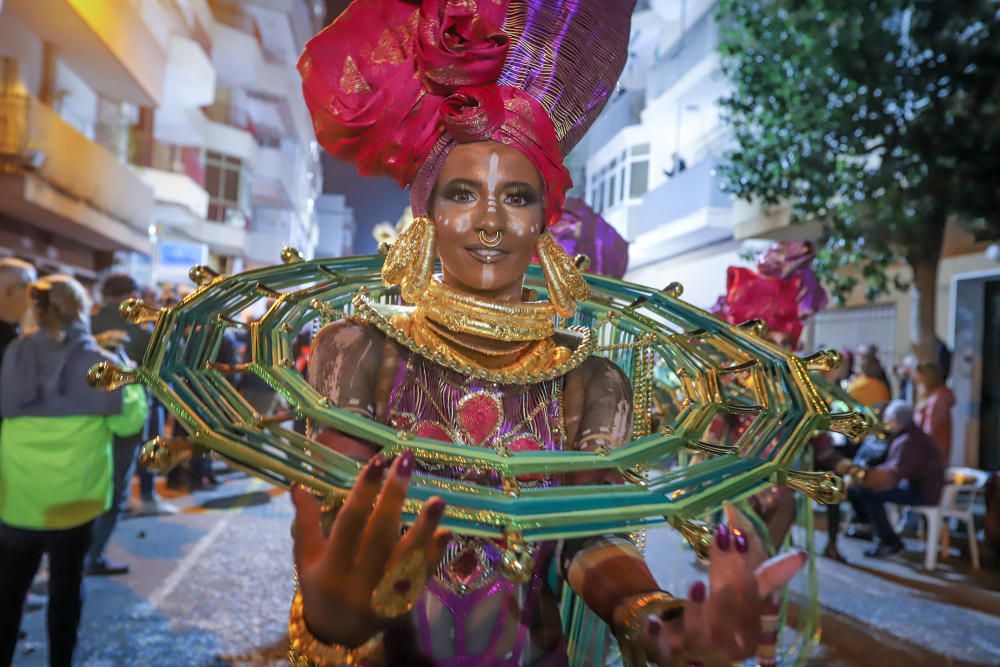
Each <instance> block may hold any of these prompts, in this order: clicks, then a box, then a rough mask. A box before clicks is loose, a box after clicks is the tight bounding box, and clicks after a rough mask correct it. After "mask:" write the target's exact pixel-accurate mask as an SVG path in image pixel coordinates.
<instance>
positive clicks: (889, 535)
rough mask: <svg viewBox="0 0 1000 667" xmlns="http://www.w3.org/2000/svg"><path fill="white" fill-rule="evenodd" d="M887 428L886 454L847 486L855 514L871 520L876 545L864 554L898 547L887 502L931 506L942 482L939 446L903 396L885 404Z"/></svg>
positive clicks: (878, 555)
mask: <svg viewBox="0 0 1000 667" xmlns="http://www.w3.org/2000/svg"><path fill="white" fill-rule="evenodd" d="M883 421H884V422H885V425H886V426H887V427H888V428H889V430H890V433H891V435H890V444H889V455H888V457H887V458H886V460H885V462H884V463H882V464H880V465H877V466H875V467H873V468H869V469H868V470H867V471H866V472H865V474H864V475H863V477H862V478H861V482H860V484H857V485H853V486H851V487H850V489H849V490H848V497H849V498H850V500H851V502H852V503H853V504H854V505H855V507H856V508H857V510H858V513H859V514H863V515H866V516H867V517H869V518H870V519H871V522H872V524H873V526H874V528H875V533H876V535H877V536H878V540H879V541H878V544H877V545H876V546H875V547H874V548H872V549H869V550H868V551H866V552H865V555H866V556H869V557H873V558H882V557H884V556H889V555H891V554H894V553H897V552H899V551H902V549H903V541H902V540H901V539H900V538H899V536H898V535H896V533H895V531H893V529H892V526H891V525H890V524H889V519H888V518H887V517H886V514H885V503H896V504H897V505H934V504H936V503H937V502H938V500H939V499H940V497H941V489H942V488H943V487H944V471H945V464H944V459H943V458H942V457H941V451H940V450H939V449H938V447H937V445H935V444H934V442H933V441H932V440H931V439H930V437H928V436H927V434H926V433H924V432H923V431H921V430H920V429H919V428H917V425H916V424H915V423H914V421H913V408H912V407H910V406H909V405H908V404H907V403H906V402H905V401H900V400H896V401H892V402H891V403H889V405H888V406H887V407H886V409H885V414H884V416H883Z"/></svg>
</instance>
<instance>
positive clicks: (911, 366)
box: [893, 354, 917, 405]
mask: <svg viewBox="0 0 1000 667" xmlns="http://www.w3.org/2000/svg"><path fill="white" fill-rule="evenodd" d="M893 374H894V375H895V376H896V382H897V383H898V384H899V392H897V394H896V398H899V399H900V400H903V401H906V402H907V403H909V404H910V405H914V404H916V402H917V384H916V375H917V358H916V357H915V356H913V355H912V354H908V355H906V356H905V357H903V360H902V361H900V362H899V363H898V364H896V367H895V368H894V369H893Z"/></svg>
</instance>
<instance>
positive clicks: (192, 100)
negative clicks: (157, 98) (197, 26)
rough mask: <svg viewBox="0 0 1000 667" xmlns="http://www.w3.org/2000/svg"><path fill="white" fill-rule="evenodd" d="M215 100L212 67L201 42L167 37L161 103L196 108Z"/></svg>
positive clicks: (175, 36)
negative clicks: (167, 44) (164, 78)
mask: <svg viewBox="0 0 1000 667" xmlns="http://www.w3.org/2000/svg"><path fill="white" fill-rule="evenodd" d="M214 101H215V68H214V67H213V66H212V61H211V60H209V58H208V56H207V55H206V54H205V50H204V49H203V48H202V46H201V44H199V43H198V42H196V41H194V40H193V39H188V38H187V37H182V36H181V35H172V36H171V37H170V42H169V48H168V53H167V73H166V83H165V97H164V106H170V107H180V108H189V109H190V108H196V107H203V106H208V105H210V104H212V102H214Z"/></svg>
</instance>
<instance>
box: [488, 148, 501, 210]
mask: <svg viewBox="0 0 1000 667" xmlns="http://www.w3.org/2000/svg"><path fill="white" fill-rule="evenodd" d="M499 182H500V156H499V155H498V154H497V153H492V154H491V155H490V171H489V174H488V175H487V176H486V189H487V195H486V212H487V213H496V212H497V194H496V193H497V183H499Z"/></svg>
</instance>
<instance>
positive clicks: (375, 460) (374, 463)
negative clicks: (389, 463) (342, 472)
mask: <svg viewBox="0 0 1000 667" xmlns="http://www.w3.org/2000/svg"><path fill="white" fill-rule="evenodd" d="M384 470H385V458H384V457H383V456H382V455H381V454H376V455H375V456H373V457H372V460H371V461H369V462H368V467H367V468H365V480H367V481H369V482H377V481H379V480H380V479H382V472H383V471H384Z"/></svg>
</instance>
